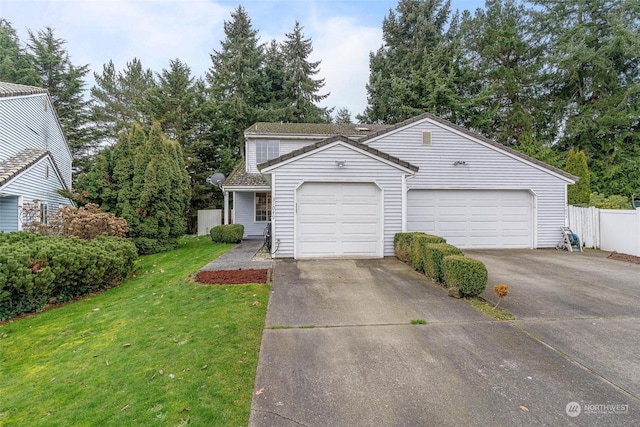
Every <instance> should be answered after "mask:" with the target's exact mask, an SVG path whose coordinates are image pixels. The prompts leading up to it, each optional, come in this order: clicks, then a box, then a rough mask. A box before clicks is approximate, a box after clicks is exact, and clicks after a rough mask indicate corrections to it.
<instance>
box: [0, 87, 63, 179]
mask: <svg viewBox="0 0 640 427" xmlns="http://www.w3.org/2000/svg"><path fill="white" fill-rule="evenodd" d="M29 148H33V149H42V150H49V151H50V152H51V154H52V156H53V158H54V160H55V162H56V164H57V165H58V167H59V168H60V172H61V174H62V178H63V179H64V181H65V183H66V184H67V186H68V187H69V188H71V152H70V151H69V148H68V145H67V142H66V140H65V138H64V135H63V134H62V130H61V128H60V125H59V123H58V119H57V117H56V115H55V113H54V112H53V107H52V106H51V103H50V102H49V98H48V96H47V95H46V94H41V95H31V96H21V97H11V98H2V97H0V161H4V160H6V159H8V158H10V157H12V156H14V155H16V154H17V153H19V152H21V151H23V150H25V149H29Z"/></svg>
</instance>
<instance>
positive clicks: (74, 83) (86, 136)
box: [27, 27, 97, 167]
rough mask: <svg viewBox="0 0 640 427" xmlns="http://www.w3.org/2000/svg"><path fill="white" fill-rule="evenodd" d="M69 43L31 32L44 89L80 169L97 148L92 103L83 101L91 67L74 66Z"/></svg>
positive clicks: (47, 33)
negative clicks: (87, 76)
mask: <svg viewBox="0 0 640 427" xmlns="http://www.w3.org/2000/svg"><path fill="white" fill-rule="evenodd" d="M65 44H66V42H65V41H64V40H62V39H59V38H56V37H55V35H54V33H53V30H52V29H51V28H49V27H46V28H45V29H44V30H41V31H38V33H33V32H32V31H29V43H27V48H28V50H29V53H30V54H31V56H32V57H33V65H34V67H35V69H36V71H37V73H38V75H39V77H40V83H41V86H42V87H44V88H46V89H48V91H49V95H50V96H51V101H52V103H53V106H54V108H55V109H56V112H57V113H58V117H59V118H60V124H61V125H62V130H63V131H64V134H65V136H66V137H67V141H68V142H69V147H70V149H71V153H72V154H73V158H74V165H75V166H76V167H81V166H82V164H83V162H84V161H85V160H86V159H85V158H86V156H88V155H91V154H93V151H94V149H95V148H96V146H97V141H96V138H95V134H94V132H93V130H92V128H91V126H90V125H89V124H90V118H91V116H90V110H89V107H90V102H89V101H87V100H86V99H85V98H84V86H85V81H84V78H85V76H86V75H87V73H88V72H89V65H80V66H75V65H73V64H72V63H71V58H70V57H69V53H68V52H67V49H66V48H65V47H64V45H65Z"/></svg>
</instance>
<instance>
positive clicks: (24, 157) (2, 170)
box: [0, 149, 49, 187]
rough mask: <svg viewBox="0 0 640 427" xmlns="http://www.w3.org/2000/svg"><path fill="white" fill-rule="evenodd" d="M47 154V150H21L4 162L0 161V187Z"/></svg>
mask: <svg viewBox="0 0 640 427" xmlns="http://www.w3.org/2000/svg"><path fill="white" fill-rule="evenodd" d="M47 154H49V152H48V151H47V150H36V149H29V150H24V151H21V152H20V153H18V154H16V155H15V156H13V157H11V158H9V159H8V160H5V161H4V162H0V187H1V186H3V185H4V184H5V183H6V182H8V181H9V180H10V179H11V178H13V177H15V176H16V175H18V174H19V173H21V172H23V171H25V170H27V169H28V168H29V167H30V166H31V165H33V164H35V163H36V162H37V161H38V160H40V159H42V158H43V157H45V156H46V155H47Z"/></svg>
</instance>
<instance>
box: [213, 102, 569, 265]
mask: <svg viewBox="0 0 640 427" xmlns="http://www.w3.org/2000/svg"><path fill="white" fill-rule="evenodd" d="M245 136H246V153H247V154H246V159H245V162H244V163H243V164H241V165H239V166H238V168H236V170H234V171H233V173H231V175H230V176H229V178H228V180H227V181H226V182H225V183H224V185H223V187H222V189H223V191H224V192H225V194H227V193H228V192H233V198H234V211H233V213H234V222H236V223H241V224H243V225H244V226H245V233H246V235H248V236H249V235H261V234H262V231H263V229H264V227H265V226H266V225H267V223H269V222H270V223H271V226H272V239H273V245H272V256H273V257H276V258H318V257H382V256H390V255H393V237H394V235H395V234H396V233H398V232H401V231H424V232H426V233H430V234H436V235H439V236H442V237H445V238H446V239H447V240H448V242H449V243H451V244H453V245H456V246H458V247H460V248H496V249H497V248H543V247H555V245H556V243H557V242H558V240H559V239H560V237H561V232H560V227H562V226H564V225H565V223H566V217H567V185H569V184H573V183H575V181H576V180H577V179H578V178H577V177H575V176H573V175H570V174H568V173H566V172H564V171H562V170H560V169H557V168H554V167H552V166H550V165H547V164H545V163H543V162H540V161H538V160H536V159H533V158H531V157H528V156H525V155H523V154H521V153H519V152H517V151H515V150H513V149H510V148H508V147H505V146H503V145H501V144H499V143H497V142H495V141H492V140H490V139H487V138H485V137H482V136H480V135H478V134H476V133H474V132H471V131H469V130H467V129H465V128H462V127H460V126H457V125H455V124H453V123H450V122H448V121H447V120H444V119H442V118H439V117H437V116H434V115H432V114H428V113H425V114H422V115H420V116H417V117H414V118H412V119H409V120H406V121H404V122H402V123H398V124H396V125H393V126H382V125H310V124H279V123H256V124H254V125H253V126H251V127H250V128H249V129H247V130H246V132H245ZM227 210H228V209H227Z"/></svg>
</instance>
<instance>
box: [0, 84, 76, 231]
mask: <svg viewBox="0 0 640 427" xmlns="http://www.w3.org/2000/svg"><path fill="white" fill-rule="evenodd" d="M70 188H71V152H70V151H69V146H68V145H67V141H66V139H65V137H64V134H63V133H62V128H61V127H60V122H59V120H58V116H57V115H56V113H55V111H54V109H53V105H52V103H51V99H50V98H49V95H48V93H47V91H46V90H45V89H42V88H38V87H32V86H24V85H18V84H13V83H4V82H0V231H4V232H10V231H18V230H21V229H22V221H21V209H22V207H23V206H24V205H25V204H26V203H32V202H33V200H34V199H38V200H40V202H41V218H43V219H45V220H46V216H47V213H52V212H55V211H56V210H57V209H58V207H59V206H60V205H69V204H70V202H69V201H68V200H67V199H65V198H64V197H62V196H60V195H59V194H57V193H56V190H59V189H70Z"/></svg>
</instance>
